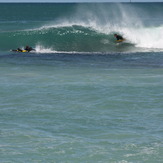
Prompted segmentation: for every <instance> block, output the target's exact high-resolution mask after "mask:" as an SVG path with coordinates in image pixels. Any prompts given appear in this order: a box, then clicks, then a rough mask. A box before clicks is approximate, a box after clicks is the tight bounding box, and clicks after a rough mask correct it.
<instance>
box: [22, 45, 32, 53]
mask: <svg viewBox="0 0 163 163" xmlns="http://www.w3.org/2000/svg"><path fill="white" fill-rule="evenodd" d="M24 50H26V51H28V52H30V51H32V50H34V49H33V48H32V47H29V46H28V45H27V46H26V47H25V48H24Z"/></svg>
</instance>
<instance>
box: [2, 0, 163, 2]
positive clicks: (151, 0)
mask: <svg viewBox="0 0 163 163" xmlns="http://www.w3.org/2000/svg"><path fill="white" fill-rule="evenodd" d="M131 1H132V2H163V0H131ZM1 2H130V0H0V3H1Z"/></svg>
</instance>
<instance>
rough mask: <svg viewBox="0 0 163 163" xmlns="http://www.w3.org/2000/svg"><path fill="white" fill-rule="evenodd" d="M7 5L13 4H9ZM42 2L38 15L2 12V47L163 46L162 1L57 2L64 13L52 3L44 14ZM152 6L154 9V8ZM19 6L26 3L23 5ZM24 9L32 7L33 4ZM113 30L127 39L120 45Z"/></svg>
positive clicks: (90, 48)
mask: <svg viewBox="0 0 163 163" xmlns="http://www.w3.org/2000/svg"><path fill="white" fill-rule="evenodd" d="M3 5H4V4H3ZM34 5H35V4H34ZM8 6H9V8H10V5H8ZM39 6H40V10H39V11H38V14H37V15H36V16H35V17H34V15H32V14H29V17H27V15H24V16H25V17H24V18H23V16H22V15H21V14H20V13H19V12H18V13H17V12H16V13H14V14H18V15H15V19H14V20H12V18H9V17H7V18H8V19H7V18H3V16H2V19H1V22H0V24H1V32H0V38H1V49H2V50H5V51H7V50H10V49H13V48H17V47H24V46H25V45H28V44H30V45H31V46H34V47H35V48H36V51H37V52H41V51H42V50H43V51H42V52H45V51H46V49H47V53H49V52H52V51H53V52H56V51H58V52H60V51H61V52H63V51H65V52H73V51H76V52H114V51H115V52H118V51H119V52H141V51H162V49H163V47H162V44H163V42H162V37H163V24H162V21H163V20H162V16H161V15H162V10H161V9H162V4H161V5H159V4H148V6H149V7H146V6H145V4H143V5H141V4H134V5H131V4H123V5H122V4H110V5H105V4H98V5H97V4H87V5H86V4H72V5H71V6H70V4H69V5H68V4H67V5H63V6H61V5H58V6H59V8H60V9H61V10H62V9H66V12H65V15H64V13H62V14H61V13H60V12H61V11H58V10H57V11H56V8H57V5H53V7H50V12H49V13H46V14H47V15H46V14H43V17H42V14H41V12H43V8H42V6H41V4H40V5H39ZM33 7H34V6H33ZM33 7H32V8H33ZM151 7H153V8H154V9H152V10H151ZM20 8H24V6H23V5H21V6H20ZM45 8H47V9H49V6H48V5H45ZM157 8H159V10H157ZM53 9H54V13H55V12H57V13H55V15H54V14H51V12H52V11H53ZM3 10H5V7H4V8H2V10H1V14H2V15H3V14H4V13H3ZM9 10H10V9H9ZM12 10H13V9H12ZM12 10H11V12H12ZM25 10H30V6H27V8H26V9H25ZM97 11H98V12H97ZM13 12H14V11H13ZM36 12H37V11H36ZM39 12H40V13H39ZM67 12H68V14H69V15H68V14H67ZM19 14H20V15H19ZM39 14H40V15H39ZM50 14H51V15H50ZM26 17H27V18H26ZM5 19H6V20H5ZM10 19H11V20H10ZM25 19H27V20H25ZM114 33H118V34H120V35H122V36H123V37H124V38H125V39H126V42H125V43H124V44H120V45H119V46H120V47H117V44H116V41H115V38H114V36H113V35H114ZM2 40H3V41H2ZM40 47H41V48H40Z"/></svg>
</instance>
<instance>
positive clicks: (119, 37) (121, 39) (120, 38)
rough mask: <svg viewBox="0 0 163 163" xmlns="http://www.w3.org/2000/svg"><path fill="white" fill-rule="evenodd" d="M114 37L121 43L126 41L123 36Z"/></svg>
mask: <svg viewBox="0 0 163 163" xmlns="http://www.w3.org/2000/svg"><path fill="white" fill-rule="evenodd" d="M114 37H115V38H116V39H117V41H119V42H121V41H124V38H123V37H122V36H121V35H117V34H114Z"/></svg>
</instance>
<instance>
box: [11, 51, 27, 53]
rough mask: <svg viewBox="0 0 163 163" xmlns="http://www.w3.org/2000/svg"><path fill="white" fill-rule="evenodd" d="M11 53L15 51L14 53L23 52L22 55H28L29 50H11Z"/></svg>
mask: <svg viewBox="0 0 163 163" xmlns="http://www.w3.org/2000/svg"><path fill="white" fill-rule="evenodd" d="M11 51H13V52H21V53H27V52H29V51H27V50H11Z"/></svg>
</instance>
